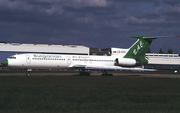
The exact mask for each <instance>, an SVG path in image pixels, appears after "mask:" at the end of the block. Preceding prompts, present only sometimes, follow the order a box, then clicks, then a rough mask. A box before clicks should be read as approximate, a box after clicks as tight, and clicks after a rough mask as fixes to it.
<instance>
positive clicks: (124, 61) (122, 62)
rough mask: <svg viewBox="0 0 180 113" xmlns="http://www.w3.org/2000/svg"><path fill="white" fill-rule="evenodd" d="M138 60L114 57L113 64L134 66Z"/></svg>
mask: <svg viewBox="0 0 180 113" xmlns="http://www.w3.org/2000/svg"><path fill="white" fill-rule="evenodd" d="M137 63H138V62H137V61H136V60H135V59H131V58H116V59H115V65H116V66H127V67H128V66H136V64H137Z"/></svg>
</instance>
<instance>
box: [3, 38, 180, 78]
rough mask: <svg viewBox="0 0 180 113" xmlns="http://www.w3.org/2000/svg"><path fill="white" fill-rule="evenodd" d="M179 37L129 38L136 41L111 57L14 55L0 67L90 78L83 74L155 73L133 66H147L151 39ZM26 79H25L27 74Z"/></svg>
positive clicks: (118, 50) (119, 49)
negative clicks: (72, 72) (70, 70)
mask: <svg viewBox="0 0 180 113" xmlns="http://www.w3.org/2000/svg"><path fill="white" fill-rule="evenodd" d="M166 37H179V35H176V36H132V38H137V39H138V40H137V41H136V42H135V43H134V44H133V45H132V46H131V47H130V48H128V49H121V48H116V51H113V52H114V53H116V54H115V55H111V56H93V55H66V54H36V53H32V54H30V53H28V54H18V55H13V56H10V57H9V58H7V59H6V60H4V61H3V62H1V64H2V65H3V66H9V67H15V68H25V69H61V68H62V69H63V68H65V69H67V68H74V69H79V71H80V75H84V74H86V75H90V73H88V72H85V70H101V71H102V73H103V74H102V75H112V74H108V73H107V72H108V71H118V70H119V71H121V70H131V71H157V70H156V69H144V68H139V67H137V66H142V65H144V64H148V60H147V59H146V58H145V54H146V52H147V50H148V48H149V46H150V44H151V43H152V41H153V39H157V38H166ZM27 75H29V73H28V71H27Z"/></svg>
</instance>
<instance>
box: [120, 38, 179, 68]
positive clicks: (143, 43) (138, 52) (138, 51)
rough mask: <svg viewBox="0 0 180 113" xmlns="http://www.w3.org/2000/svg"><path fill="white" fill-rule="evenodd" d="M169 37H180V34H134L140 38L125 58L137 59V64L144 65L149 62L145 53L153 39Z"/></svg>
mask: <svg viewBox="0 0 180 113" xmlns="http://www.w3.org/2000/svg"><path fill="white" fill-rule="evenodd" d="M168 37H180V35H175V36H155V37H153V36H132V38H138V40H137V41H136V42H135V43H134V44H133V45H132V46H131V47H130V48H129V51H128V52H127V53H126V54H125V56H124V57H123V58H128V59H135V60H136V66H139V65H144V64H147V63H148V60H147V59H146V58H145V54H146V52H147V51H148V49H149V46H150V45H151V43H152V41H153V39H157V38H168Z"/></svg>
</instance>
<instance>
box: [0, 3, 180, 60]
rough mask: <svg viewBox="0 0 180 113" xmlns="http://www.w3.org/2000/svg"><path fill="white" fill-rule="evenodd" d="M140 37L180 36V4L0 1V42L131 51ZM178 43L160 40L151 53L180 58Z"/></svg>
mask: <svg viewBox="0 0 180 113" xmlns="http://www.w3.org/2000/svg"><path fill="white" fill-rule="evenodd" d="M139 35H140V36H171V35H180V1H179V0H0V41H5V42H9V43H30V44H31V43H32V44H60V45H61V44H62V45H84V46H88V47H99V48H109V47H120V48H128V47H130V46H131V45H132V44H133V43H134V42H135V41H136V39H133V38H130V36H139ZM179 43H180V38H166V39H157V40H154V41H153V43H152V45H151V47H150V48H151V52H159V49H160V48H162V50H163V51H164V52H167V50H168V48H169V49H173V52H174V53H180V44H179ZM0 54H1V55H0V56H1V58H0V61H1V60H2V59H3V58H4V57H5V55H4V54H3V53H0ZM8 55H9V54H8Z"/></svg>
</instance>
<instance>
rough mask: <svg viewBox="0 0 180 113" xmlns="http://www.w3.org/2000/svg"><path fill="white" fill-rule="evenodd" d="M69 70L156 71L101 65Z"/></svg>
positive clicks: (77, 66) (81, 66) (76, 66)
mask: <svg viewBox="0 0 180 113" xmlns="http://www.w3.org/2000/svg"><path fill="white" fill-rule="evenodd" d="M70 67H71V68H79V69H86V70H107V71H123V70H127V71H157V70H156V69H143V68H128V67H127V68H126V67H120V66H101V65H78V64H75V65H71V66H70Z"/></svg>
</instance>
